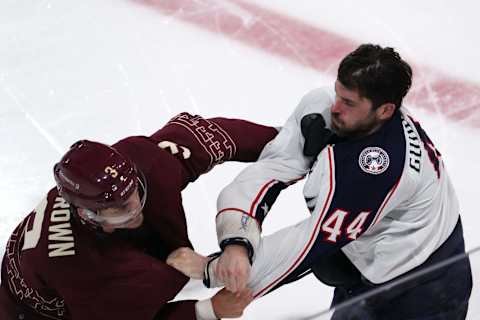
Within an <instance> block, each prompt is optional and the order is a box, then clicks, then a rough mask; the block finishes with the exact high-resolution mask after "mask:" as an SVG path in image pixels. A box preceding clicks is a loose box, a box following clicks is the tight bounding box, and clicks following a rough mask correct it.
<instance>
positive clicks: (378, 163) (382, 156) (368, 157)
mask: <svg viewBox="0 0 480 320" xmlns="http://www.w3.org/2000/svg"><path fill="white" fill-rule="evenodd" d="M358 164H359V165H360V168H361V169H362V170H363V171H365V172H366V173H370V174H375V175H377V174H381V173H384V172H385V171H386V170H387V169H388V166H389V165H390V158H389V157H388V153H387V152H386V151H385V150H383V149H382V148H380V147H368V148H365V149H363V151H362V152H361V153H360V157H359V158H358Z"/></svg>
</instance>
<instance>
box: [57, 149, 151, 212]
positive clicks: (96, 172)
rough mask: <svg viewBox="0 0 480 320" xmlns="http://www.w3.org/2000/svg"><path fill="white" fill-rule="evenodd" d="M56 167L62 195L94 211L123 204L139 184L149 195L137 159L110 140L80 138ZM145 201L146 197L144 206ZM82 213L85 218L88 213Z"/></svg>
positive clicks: (68, 200) (79, 205) (58, 184)
mask: <svg viewBox="0 0 480 320" xmlns="http://www.w3.org/2000/svg"><path fill="white" fill-rule="evenodd" d="M53 171H54V177H55V181H56V182H57V188H58V191H59V194H60V196H62V197H63V198H64V199H65V200H66V201H67V202H69V203H71V204H72V205H74V206H75V207H77V208H84V209H88V210H90V211H91V212H97V210H100V209H105V208H113V207H121V206H122V205H124V204H125V203H126V201H127V200H128V199H129V197H130V196H131V195H132V194H133V193H134V192H135V190H137V188H138V186H139V185H140V187H141V188H142V189H143V190H142V191H143V197H142V198H144V197H145V195H146V185H145V179H144V178H143V175H141V177H139V175H138V171H137V169H136V167H135V165H134V163H133V162H132V161H131V160H130V159H128V158H127V157H125V156H123V155H122V154H121V153H119V152H118V151H117V150H116V149H114V148H112V147H110V146H108V145H106V144H102V143H98V142H93V141H89V140H80V141H77V142H76V143H74V144H73V145H72V146H71V148H70V150H68V151H67V153H66V154H65V155H64V156H63V157H62V159H61V160H60V161H59V162H58V163H57V164H55V166H54V170H53ZM144 203H145V200H144V199H142V207H143V204H144ZM78 214H79V216H80V217H81V218H82V219H83V218H84V217H83V216H85V214H84V213H83V214H82V213H80V212H78ZM85 218H86V217H85Z"/></svg>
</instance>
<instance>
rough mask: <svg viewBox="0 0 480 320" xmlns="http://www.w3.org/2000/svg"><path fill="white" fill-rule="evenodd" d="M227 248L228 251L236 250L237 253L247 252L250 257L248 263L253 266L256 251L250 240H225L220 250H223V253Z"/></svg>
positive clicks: (235, 238) (221, 243)
mask: <svg viewBox="0 0 480 320" xmlns="http://www.w3.org/2000/svg"><path fill="white" fill-rule="evenodd" d="M227 248H229V249H228V250H235V251H236V252H237V253H238V252H239V250H240V252H245V253H246V255H247V257H248V261H249V262H250V264H252V262H253V255H254V250H253V246H252V244H251V243H250V241H249V240H248V239H246V238H242V237H233V238H227V239H224V240H222V241H221V242H220V249H222V251H225V250H227ZM239 248H242V249H239Z"/></svg>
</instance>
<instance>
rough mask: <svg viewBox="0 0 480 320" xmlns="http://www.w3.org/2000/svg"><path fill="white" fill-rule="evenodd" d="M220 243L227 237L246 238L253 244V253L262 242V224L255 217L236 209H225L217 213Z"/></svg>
mask: <svg viewBox="0 0 480 320" xmlns="http://www.w3.org/2000/svg"><path fill="white" fill-rule="evenodd" d="M216 222H217V237H218V243H219V245H220V244H221V243H222V242H224V241H225V240H227V239H231V238H244V239H246V240H248V241H249V242H250V244H251V246H252V249H253V253H255V251H256V250H257V248H258V245H259V243H260V232H261V230H260V226H259V223H258V221H257V220H255V218H253V217H251V216H249V215H247V214H246V213H243V212H240V211H236V210H224V211H222V212H221V213H219V214H218V215H217V218H216Z"/></svg>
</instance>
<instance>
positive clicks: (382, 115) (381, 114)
mask: <svg viewBox="0 0 480 320" xmlns="http://www.w3.org/2000/svg"><path fill="white" fill-rule="evenodd" d="M395 108H396V107H395V104H394V103H391V102H387V103H384V104H382V105H381V106H380V107H378V108H377V109H376V110H375V112H376V114H377V119H378V120H388V119H390V118H391V117H392V116H393V113H394V112H395Z"/></svg>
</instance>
